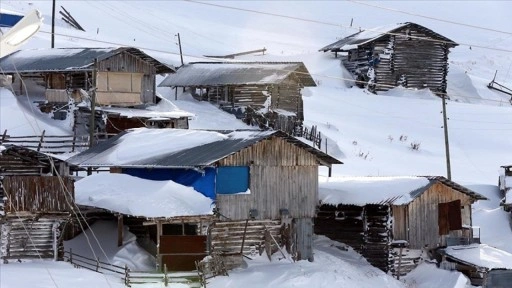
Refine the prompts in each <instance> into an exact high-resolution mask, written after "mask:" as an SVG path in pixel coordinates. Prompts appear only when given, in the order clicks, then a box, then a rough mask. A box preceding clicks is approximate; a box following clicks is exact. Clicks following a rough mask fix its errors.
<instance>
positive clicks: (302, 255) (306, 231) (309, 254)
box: [291, 218, 314, 262]
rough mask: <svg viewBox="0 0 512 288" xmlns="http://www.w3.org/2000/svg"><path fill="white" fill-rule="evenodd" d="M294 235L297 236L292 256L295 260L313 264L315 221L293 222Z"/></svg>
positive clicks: (304, 219) (294, 220) (302, 220)
mask: <svg viewBox="0 0 512 288" xmlns="http://www.w3.org/2000/svg"><path fill="white" fill-rule="evenodd" d="M292 231H293V232H292V234H293V235H295V243H294V244H295V245H293V250H292V251H291V252H292V255H295V260H308V261H310V262H312V261H313V260H314V257H313V237H312V235H313V219H312V218H295V219H293V221H292Z"/></svg>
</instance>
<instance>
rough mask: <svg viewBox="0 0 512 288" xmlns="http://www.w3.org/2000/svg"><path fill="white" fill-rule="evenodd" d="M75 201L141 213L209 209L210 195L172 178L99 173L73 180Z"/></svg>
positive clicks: (192, 212)
mask: <svg viewBox="0 0 512 288" xmlns="http://www.w3.org/2000/svg"><path fill="white" fill-rule="evenodd" d="M75 194H76V195H75V198H76V203H78V204H80V205H87V206H94V207H99V208H104V209H108V210H111V211H115V212H119V213H122V214H126V215H133V216H144V217H175V216H191V215H205V214H211V213H212V205H211V204H212V201H211V199H210V198H208V197H206V196H204V195H202V194H201V193H199V192H197V191H195V190H194V189H193V188H190V187H186V186H183V185H180V184H177V183H175V182H173V181H152V180H146V179H142V178H138V177H134V176H130V175H126V174H111V173H100V174H94V175H91V176H88V177H85V178H83V179H81V180H80V181H78V182H76V183H75Z"/></svg>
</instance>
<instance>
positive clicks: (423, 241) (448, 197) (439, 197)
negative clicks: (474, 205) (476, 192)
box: [408, 183, 471, 249]
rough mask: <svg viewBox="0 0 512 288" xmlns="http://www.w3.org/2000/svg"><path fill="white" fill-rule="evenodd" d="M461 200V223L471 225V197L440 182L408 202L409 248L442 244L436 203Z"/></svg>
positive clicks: (434, 246)
mask: <svg viewBox="0 0 512 288" xmlns="http://www.w3.org/2000/svg"><path fill="white" fill-rule="evenodd" d="M455 200H461V205H463V206H464V209H462V210H469V213H467V212H464V213H462V210H461V213H462V216H463V218H462V224H463V225H471V218H470V211H471V208H470V206H471V198H470V197H469V196H468V195H466V194H463V193H460V192H458V191H455V190H453V189H452V188H450V187H448V186H445V185H443V184H440V183H436V184H434V185H432V186H431V187H430V188H429V189H428V190H427V191H425V192H423V194H422V195H421V196H420V197H418V198H416V199H415V200H414V201H412V202H411V203H410V204H409V208H408V210H409V211H408V218H409V239H408V240H409V248H411V249H421V248H423V247H424V246H427V247H428V248H429V249H432V248H437V247H438V246H440V245H442V244H443V243H442V239H441V237H440V235H439V226H438V220H439V219H438V204H439V203H447V202H451V201H455Z"/></svg>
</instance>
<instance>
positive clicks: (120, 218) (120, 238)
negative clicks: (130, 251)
mask: <svg viewBox="0 0 512 288" xmlns="http://www.w3.org/2000/svg"><path fill="white" fill-rule="evenodd" d="M121 246H123V215H122V214H119V215H117V247H121Z"/></svg>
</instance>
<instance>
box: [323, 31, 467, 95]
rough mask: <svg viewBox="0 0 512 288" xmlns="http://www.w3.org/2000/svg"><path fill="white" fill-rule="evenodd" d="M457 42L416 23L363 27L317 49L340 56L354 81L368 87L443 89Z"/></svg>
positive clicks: (436, 91) (383, 89) (444, 88)
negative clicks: (451, 55) (449, 61)
mask: <svg viewBox="0 0 512 288" xmlns="http://www.w3.org/2000/svg"><path fill="white" fill-rule="evenodd" d="M457 45H458V44H457V43H455V42H453V41H452V40H450V39H448V38H446V37H444V36H442V35H440V34H438V33H436V32H434V31H432V30H430V29H428V28H426V27H423V26H421V25H418V24H415V23H410V22H406V23H401V24H396V25H389V26H383V27H376V28H374V29H368V30H363V31H360V32H357V33H355V34H352V35H350V36H347V37H345V38H343V39H341V40H339V41H336V42H334V43H332V44H330V45H327V46H325V47H323V48H322V49H320V51H323V52H327V51H330V52H334V54H335V55H336V57H338V56H340V58H341V61H342V63H343V65H344V66H345V68H346V69H347V70H348V71H349V72H351V73H352V74H353V75H354V78H355V79H356V82H355V83H356V85H358V86H360V87H364V86H367V87H368V89H370V90H371V91H387V90H389V89H392V88H394V87H396V86H403V87H406V88H415V89H425V88H428V89H430V90H432V92H434V93H438V95H443V94H444V93H446V86H447V82H446V81H447V80H446V76H447V74H448V53H449V49H450V48H453V47H455V46H457Z"/></svg>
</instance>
